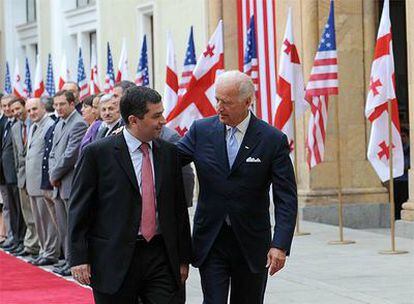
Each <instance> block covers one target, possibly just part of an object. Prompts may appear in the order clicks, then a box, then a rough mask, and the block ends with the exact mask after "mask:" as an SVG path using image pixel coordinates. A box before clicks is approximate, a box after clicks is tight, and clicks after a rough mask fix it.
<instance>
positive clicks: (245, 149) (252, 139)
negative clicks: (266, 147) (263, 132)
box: [230, 114, 260, 174]
mask: <svg viewBox="0 0 414 304" xmlns="http://www.w3.org/2000/svg"><path fill="white" fill-rule="evenodd" d="M259 133H260V131H259V130H258V129H257V118H256V117H255V116H254V115H253V114H251V118H250V122H249V126H248V127H247V130H246V134H245V135H244V138H243V141H242V143H241V145H240V148H239V151H238V153H237V156H236V159H235V160H234V164H233V166H232V167H231V171H230V174H231V173H232V172H233V171H234V170H236V169H237V167H238V166H240V164H241V163H242V162H243V161H245V160H246V158H247V157H248V156H249V155H250V154H251V153H252V151H253V150H254V148H255V147H256V145H257V144H258V143H259V142H258V138H260V137H259V136H258V134H259Z"/></svg>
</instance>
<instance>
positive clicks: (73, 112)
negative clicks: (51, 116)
mask: <svg viewBox="0 0 414 304" xmlns="http://www.w3.org/2000/svg"><path fill="white" fill-rule="evenodd" d="M75 112H77V110H76V109H74V110H73V111H72V113H70V114H69V116H68V117H66V118H65V119H63V118H62V120H63V122H64V123H67V122H68V121H69V119H70V118H71V117H72V116H73V115H75Z"/></svg>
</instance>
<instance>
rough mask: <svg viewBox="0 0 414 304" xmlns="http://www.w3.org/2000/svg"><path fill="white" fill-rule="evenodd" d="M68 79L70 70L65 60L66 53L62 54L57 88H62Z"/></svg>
mask: <svg viewBox="0 0 414 304" xmlns="http://www.w3.org/2000/svg"><path fill="white" fill-rule="evenodd" d="M68 81H70V72H69V69H68V63H67V61H66V54H65V53H64V54H63V56H62V63H61V64H60V74H59V83H58V88H59V90H62V87H63V85H64V84H65V83H66V82H68Z"/></svg>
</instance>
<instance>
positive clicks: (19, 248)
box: [7, 244, 24, 254]
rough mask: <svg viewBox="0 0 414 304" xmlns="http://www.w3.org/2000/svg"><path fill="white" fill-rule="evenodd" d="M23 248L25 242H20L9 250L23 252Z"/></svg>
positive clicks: (12, 252) (13, 252)
mask: <svg viewBox="0 0 414 304" xmlns="http://www.w3.org/2000/svg"><path fill="white" fill-rule="evenodd" d="M22 250H24V246H23V244H18V245H17V246H15V247H14V248H12V249H10V250H7V251H8V252H10V253H11V254H15V253H16V252H21V251H22Z"/></svg>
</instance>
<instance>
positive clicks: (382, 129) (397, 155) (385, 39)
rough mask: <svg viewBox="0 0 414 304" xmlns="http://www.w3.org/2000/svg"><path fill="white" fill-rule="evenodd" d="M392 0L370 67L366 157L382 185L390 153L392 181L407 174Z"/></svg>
mask: <svg viewBox="0 0 414 304" xmlns="http://www.w3.org/2000/svg"><path fill="white" fill-rule="evenodd" d="M389 13H390V11H389V0H385V1H384V7H383V10H382V15H381V21H380V26H379V30H378V35H377V43H376V46H375V53H374V61H373V62H372V67H371V77H370V85H369V91H368V96H367V103H366V106H365V116H366V117H367V118H368V120H369V121H370V122H371V124H372V125H371V136H370V139H369V144H368V152H367V156H368V159H369V161H370V162H371V165H372V166H373V167H374V169H375V171H376V172H377V174H378V176H379V178H380V179H381V181H383V182H385V181H387V180H389V179H390V150H391V149H392V153H393V159H392V162H393V173H392V174H393V177H398V176H401V175H402V174H403V173H404V153H403V148H402V141H401V135H400V121H399V117H398V103H397V98H396V95H395V72H394V55H393V50H392V34H391V21H390V15H389ZM389 100H391V105H392V119H391V121H392V123H391V126H392V143H391V144H390V141H389V128H388V122H389V113H388V101H389Z"/></svg>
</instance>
